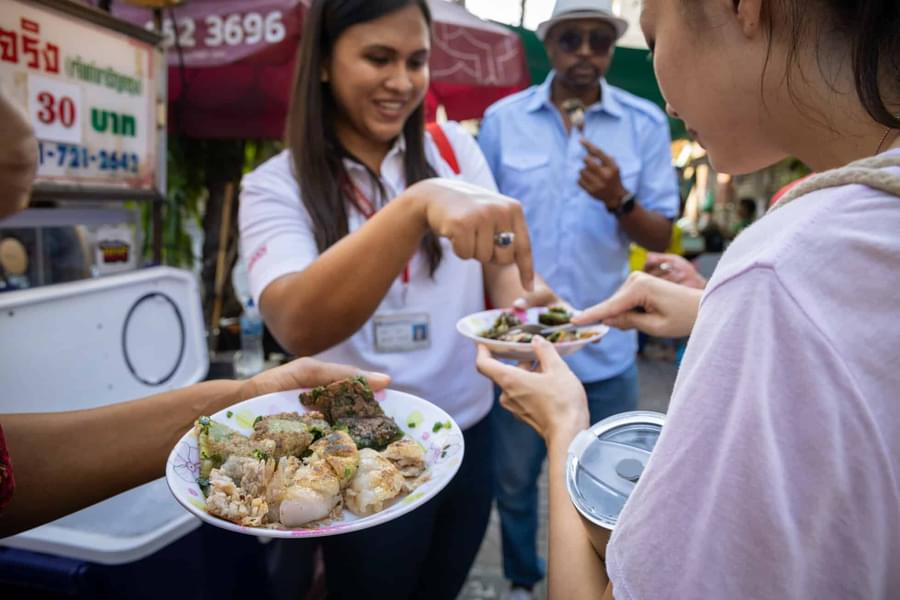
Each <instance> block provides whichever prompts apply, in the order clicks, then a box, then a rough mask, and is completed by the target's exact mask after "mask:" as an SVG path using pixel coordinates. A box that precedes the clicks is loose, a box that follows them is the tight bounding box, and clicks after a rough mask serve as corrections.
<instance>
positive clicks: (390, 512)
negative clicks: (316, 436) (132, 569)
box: [166, 389, 465, 539]
mask: <svg viewBox="0 0 900 600" xmlns="http://www.w3.org/2000/svg"><path fill="white" fill-rule="evenodd" d="M302 391H305V390H303V389H296V390H287V391H283V392H275V393H272V394H266V395H263V396H256V397H255V398H250V399H248V400H244V401H242V402H239V403H237V404H234V405H232V406H229V407H227V408H223V409H222V410H220V411H219V412H217V413H215V414H213V415H210V418H211V419H213V420H218V421H219V422H225V421H226V420H227V419H229V418H230V417H229V416H228V414H227V413H229V412H231V413H234V414H236V413H238V412H239V411H245V410H246V409H248V408H250V407H253V406H256V405H260V406H264V405H265V404H266V403H267V402H272V401H273V400H276V399H278V398H280V397H283V396H287V395H293V397H294V398H296V397H297V395H298V394H299V393H300V392H302ZM382 395H383V397H384V398H385V399H386V397H387V396H391V397H392V398H393V399H394V400H400V401H403V402H405V403H407V404H408V405H409V407H408V409H404V410H421V409H422V408H423V407H426V406H427V408H428V411H429V412H431V413H432V414H436V415H437V416H438V418H437V419H436V420H437V421H440V422H441V423H446V422H449V423H450V425H451V427H450V428H449V430H448V429H446V428H445V429H443V430H441V431H440V432H438V434H445V437H447V438H450V439H452V440H453V441H454V442H456V441H458V443H459V452H458V453H456V455H458V459H456V455H454V456H453V457H448V464H447V466H446V469H447V470H445V471H444V474H443V475H442V476H441V477H440V478H437V479H435V478H432V479H430V480H429V481H427V482H425V483H424V484H422V486H420V487H419V488H418V489H417V490H415V491H413V493H412V494H409V495H407V496H406V497H404V498H401V499H400V500H399V501H398V502H396V503H394V504H392V505H391V506H389V507H388V508H385V509H384V510H382V511H381V512H377V513H375V514H374V515H369V516H367V517H356V516H355V515H353V516H354V517H355V518H354V519H353V520H350V521H343V520H336V521H335V522H334V523H333V524H329V525H323V526H321V527H317V528H297V529H267V528H264V527H247V526H244V525H238V524H236V523H232V522H231V521H226V520H224V519H220V518H219V517H215V516H213V515H211V514H209V513H208V512H207V511H206V510H205V509H202V508H199V507H198V506H196V505H195V504H194V503H193V502H191V499H190V498H187V497H185V496H184V495H183V494H181V493H180V492H178V491H177V490H176V487H175V486H176V485H177V484H175V483H174V482H175V481H176V479H181V480H182V481H183V478H180V477H179V476H178V475H177V474H176V472H175V465H176V460H177V459H178V451H179V450H180V449H181V447H182V444H188V446H190V445H191V442H193V445H194V446H196V443H197V439H196V437H195V436H194V432H193V429H191V430H190V431H188V432H187V433H185V434H184V435H183V436H181V438H180V439H179V440H178V442H177V443H176V444H175V447H174V448H172V451H171V452H170V453H169V458H168V460H167V461H166V484H167V485H168V486H169V491H171V492H172V495H173V496H174V497H175V499H176V500H177V501H178V503H179V504H181V505H182V506H183V507H184V508H185V509H186V510H187V511H188V512H190V513H191V514H193V515H194V516H196V517H198V518H199V519H200V520H202V521H204V522H206V523H209V524H210V525H214V526H215V527H219V528H221V529H226V530H228V531H233V532H236V533H243V534H247V535H255V536H258V537H270V538H288V539H290V538H312V537H327V536H333V535H341V534H344V533H351V532H354V531H360V530H362V529H368V528H370V527H375V526H376V525H381V524H382V523H386V522H388V521H392V520H394V519H396V518H398V517H401V516H403V515H405V514H407V513H409V512H411V511H413V510H415V509H416V508H418V507H420V506H422V505H423V504H425V503H426V502H428V501H429V500H431V499H432V498H433V497H434V496H436V495H437V494H438V492H440V491H441V490H443V489H444V488H445V487H446V486H447V485H448V484H449V483H450V482H451V481H453V478H454V477H455V476H456V473H457V471H458V470H459V467H460V465H461V464H462V460H463V457H464V456H465V440H464V438H463V435H462V431H461V430H460V428H459V425H457V423H456V421H454V420H453V418H452V417H450V415H448V414H447V413H446V412H445V411H444V410H443V409H441V408H440V407H439V406H436V405H434V404H432V403H431V402H428V401H427V400H424V399H422V398H419V397H418V396H414V395H412V394H408V393H406V392H401V391H398V390H390V389H389V390H384V391H383V392H378V393H377V394H376V397H378V396H382ZM296 405H297V408H296V411H297V412H299V413H301V414H302V413H304V412H306V408H305V407H304V406H302V405H301V404H300V402H299V400H297V402H296ZM251 412H254V413H257V414H259V413H258V411H256V410H253V409H251ZM279 412H281V411H279ZM270 414H271V413H270ZM394 420H395V421H396V422H397V425H398V426H399V427H400V428H401V429H402V430H403V431H404V432H405V433H406V434H407V435H409V433H410V432H409V431H408V429H410V428H409V427H408V424H407V423H401V422H400V421H397V419H396V418H395V419H394ZM431 420H432V419H429V422H430V421H431ZM423 421H424V420H423ZM420 431H423V432H427V431H430V430H429V429H428V427H427V424H426V425H425V426H424V429H423V430H420ZM445 432H446V433H445ZM410 437H413V439H414V440H415V441H416V442H419V443H421V442H420V440H418V439H416V438H415V437H414V436H413V435H410ZM437 464H438V465H440V464H442V463H437ZM434 466H436V465H435V464H433V463H429V465H428V467H429V469H432V468H433V467H434ZM408 498H413V500H412V501H408V500H407V499H408ZM194 499H195V500H199V501H200V502H203V500H202V495H201V497H200V499H198V498H194ZM346 513H349V511H346V510H345V514H346ZM351 514H352V513H351Z"/></svg>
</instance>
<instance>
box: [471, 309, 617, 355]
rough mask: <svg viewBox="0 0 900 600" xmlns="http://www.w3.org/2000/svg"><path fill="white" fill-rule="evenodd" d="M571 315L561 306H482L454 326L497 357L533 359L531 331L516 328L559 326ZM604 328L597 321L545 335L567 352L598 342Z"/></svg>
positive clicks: (558, 348)
mask: <svg viewBox="0 0 900 600" xmlns="http://www.w3.org/2000/svg"><path fill="white" fill-rule="evenodd" d="M571 316H572V315H571V313H570V312H569V311H568V310H567V309H566V308H563V307H549V308H546V307H541V308H529V309H527V310H510V309H494V310H485V311H482V312H478V313H474V314H471V315H469V316H467V317H463V318H462V319H460V320H459V321H458V322H457V323H456V330H457V331H458V332H460V333H461V334H462V335H464V336H466V337H467V338H469V339H471V340H473V341H474V342H476V343H478V344H484V345H485V346H487V348H488V350H490V351H491V354H493V355H495V356H498V357H500V358H508V359H512V360H534V359H535V356H534V350H533V349H532V347H531V338H532V337H533V335H532V334H529V333H525V332H521V331H519V330H518V329H517V328H518V327H519V326H521V325H524V324H541V325H545V326H547V327H554V326H562V325H565V324H567V323H568V322H569V318H570V317H571ZM607 331H609V327H607V326H606V325H602V324H597V325H590V326H583V327H578V328H573V330H563V331H557V332H555V333H553V334H550V335H549V336H546V337H547V339H548V340H549V341H550V342H552V343H553V346H554V347H555V348H556V351H557V352H559V354H560V356H568V355H569V354H572V353H574V352H578V351H579V350H581V349H582V348H584V347H585V346H586V345H588V344H594V343H596V342H599V341H600V340H601V339H602V338H603V336H604V335H606V332H607Z"/></svg>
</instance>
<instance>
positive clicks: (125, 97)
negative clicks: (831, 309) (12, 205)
mask: <svg viewBox="0 0 900 600" xmlns="http://www.w3.org/2000/svg"><path fill="white" fill-rule="evenodd" d="M158 39H159V38H157V37H156V36H154V35H152V34H149V33H147V32H145V31H143V30H142V29H141V28H139V27H135V26H133V25H130V24H127V23H122V22H120V21H118V20H116V19H113V18H112V17H109V16H107V15H105V14H101V13H97V12H96V11H92V10H90V9H89V8H87V7H84V6H81V5H78V4H76V3H72V2H66V1H65V0H32V1H23V0H0V93H3V94H4V95H5V96H7V97H9V98H11V99H12V100H13V101H14V102H17V103H18V104H20V105H21V106H22V107H23V108H24V109H25V111H26V112H27V114H28V115H29V117H30V119H31V124H32V126H33V127H34V132H35V135H36V137H37V138H38V145H39V150H40V163H39V166H38V173H37V178H36V189H40V186H41V185H42V184H46V185H47V186H49V187H50V188H52V189H61V188H62V189H74V190H77V191H79V192H85V193H94V194H95V195H97V197H98V198H102V194H103V192H104V191H106V190H111V189H115V190H117V191H120V192H121V191H123V190H132V191H134V192H136V193H137V195H142V194H148V193H149V194H159V193H161V192H162V189H163V188H164V184H163V182H162V179H163V178H162V174H163V173H164V168H163V166H162V159H163V152H162V145H161V143H162V140H163V139H164V138H163V135H164V131H163V129H162V127H163V123H160V122H158V110H157V106H158V104H159V103H160V102H164V100H165V92H164V91H163V82H164V78H165V68H164V64H165V63H164V55H163V52H162V50H161V48H160V47H157V45H156V42H157V41H158Z"/></svg>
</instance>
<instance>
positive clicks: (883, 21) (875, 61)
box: [764, 0, 900, 129]
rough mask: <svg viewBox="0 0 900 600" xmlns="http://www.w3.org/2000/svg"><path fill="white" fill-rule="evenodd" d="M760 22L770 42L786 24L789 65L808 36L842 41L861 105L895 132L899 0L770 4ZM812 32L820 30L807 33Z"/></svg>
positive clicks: (898, 119)
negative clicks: (827, 36) (834, 37)
mask: <svg viewBox="0 0 900 600" xmlns="http://www.w3.org/2000/svg"><path fill="white" fill-rule="evenodd" d="M811 13H812V14H814V15H815V14H817V13H818V14H819V15H821V16H822V17H824V19H814V18H810V15H811ZM764 19H765V24H766V27H767V29H768V30H769V33H770V36H769V39H770V43H771V39H772V36H771V33H772V31H773V30H774V29H775V26H776V22H780V23H782V24H785V23H786V24H787V28H786V29H783V32H784V35H785V36H786V37H787V39H788V40H789V44H790V45H789V52H788V56H787V60H788V62H790V61H791V60H793V58H794V56H795V55H796V54H797V53H798V52H799V49H800V46H801V44H802V43H803V42H804V41H805V40H806V39H807V36H810V35H817V34H820V33H822V32H828V34H838V35H840V36H842V37H843V38H844V39H845V40H847V42H849V46H850V56H849V57H848V58H849V61H850V64H851V66H852V69H853V78H854V83H855V85H856V94H857V96H858V97H859V100H860V102H861V103H862V105H863V107H864V108H865V109H866V112H868V113H869V116H871V117H872V119H874V120H875V121H877V122H878V123H880V124H882V125H884V126H886V127H890V128H891V129H900V98H898V97H897V94H900V2H898V0H769V5H767V6H766V10H765V13H764ZM781 27H782V28H784V25H781ZM812 28H818V30H819V31H818V32H812V31H810V30H811V29H812ZM817 41H818V39H817ZM788 84H790V81H788Z"/></svg>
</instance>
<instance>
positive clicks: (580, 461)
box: [566, 410, 665, 529]
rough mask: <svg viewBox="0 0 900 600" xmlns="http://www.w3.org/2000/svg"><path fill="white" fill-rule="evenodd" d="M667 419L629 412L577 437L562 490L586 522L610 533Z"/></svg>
mask: <svg viewBox="0 0 900 600" xmlns="http://www.w3.org/2000/svg"><path fill="white" fill-rule="evenodd" d="M664 420H665V415H663V414H662V413H658V412H653V411H640V410H639V411H632V412H626V413H621V414H618V415H613V416H611V417H608V418H606V419H603V420H602V421H600V422H599V423H596V424H594V425H593V426H591V427H590V428H589V429H587V430H585V431H582V432H581V433H579V434H578V435H577V436H576V437H575V439H574V440H572V443H571V445H570V446H569V455H568V458H567V463H566V487H567V489H568V491H569V497H570V498H571V499H572V503H573V504H574V505H575V508H576V509H577V510H578V512H579V513H581V515H582V516H583V517H584V518H585V519H587V520H588V521H590V522H592V523H594V524H595V525H598V526H600V527H603V528H605V529H613V527H615V525H616V522H617V521H618V519H619V513H620V512H622V507H624V506H625V501H626V500H627V499H628V497H629V496H630V495H631V492H632V491H633V490H634V486H635V485H636V484H637V482H638V481H639V480H640V477H641V474H642V473H643V471H644V468H645V467H646V466H647V461H648V460H649V459H650V453H651V452H652V451H653V448H654V446H656V440H657V439H658V438H659V434H660V432H661V431H662V425H663V421H664Z"/></svg>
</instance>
